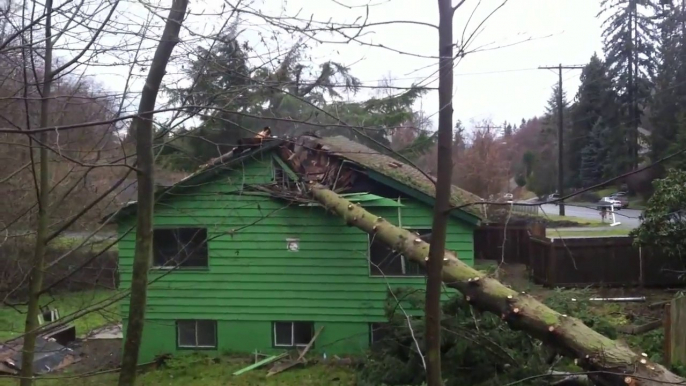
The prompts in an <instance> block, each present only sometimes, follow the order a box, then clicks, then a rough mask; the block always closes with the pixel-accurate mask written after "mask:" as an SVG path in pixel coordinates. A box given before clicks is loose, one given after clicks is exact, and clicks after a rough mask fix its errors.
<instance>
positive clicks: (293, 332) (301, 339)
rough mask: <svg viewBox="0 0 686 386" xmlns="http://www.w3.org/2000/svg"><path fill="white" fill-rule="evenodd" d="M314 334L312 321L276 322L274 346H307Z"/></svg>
mask: <svg viewBox="0 0 686 386" xmlns="http://www.w3.org/2000/svg"><path fill="white" fill-rule="evenodd" d="M313 336H314V323H312V322H274V346H284V347H292V346H307V345H308V344H309V343H310V341H311V340H312V337H313Z"/></svg>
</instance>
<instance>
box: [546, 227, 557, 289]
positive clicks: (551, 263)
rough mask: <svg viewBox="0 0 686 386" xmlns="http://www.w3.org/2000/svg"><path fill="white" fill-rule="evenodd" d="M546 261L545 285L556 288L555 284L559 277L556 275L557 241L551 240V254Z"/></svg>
mask: <svg viewBox="0 0 686 386" xmlns="http://www.w3.org/2000/svg"><path fill="white" fill-rule="evenodd" d="M546 260H547V261H546V264H545V268H546V270H545V279H546V280H545V281H546V283H545V284H546V285H548V286H550V287H555V282H556V279H557V275H555V266H556V265H557V264H556V261H557V255H556V253H555V239H550V252H549V253H548V256H547V258H546Z"/></svg>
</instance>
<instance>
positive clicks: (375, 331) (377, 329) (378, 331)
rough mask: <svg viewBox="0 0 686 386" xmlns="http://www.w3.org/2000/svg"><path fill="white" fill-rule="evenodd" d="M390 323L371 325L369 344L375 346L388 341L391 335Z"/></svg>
mask: <svg viewBox="0 0 686 386" xmlns="http://www.w3.org/2000/svg"><path fill="white" fill-rule="evenodd" d="M389 332H390V331H389V325H388V323H369V343H370V344H372V345H373V344H374V343H377V342H381V341H382V340H384V339H386V338H387V337H388V335H389Z"/></svg>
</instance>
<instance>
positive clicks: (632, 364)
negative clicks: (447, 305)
mask: <svg viewBox="0 0 686 386" xmlns="http://www.w3.org/2000/svg"><path fill="white" fill-rule="evenodd" d="M310 190H311V193H312V196H313V197H314V199H315V200H316V201H318V202H319V203H321V204H322V205H323V206H324V207H325V208H326V209H327V210H329V211H332V212H333V213H335V214H337V215H339V216H340V217H342V218H343V219H344V220H345V221H346V223H347V224H348V225H350V226H354V227H357V228H359V229H361V230H363V231H365V232H367V233H370V234H373V235H374V237H375V238H376V240H381V241H382V242H384V243H386V244H387V245H389V246H390V247H391V248H393V249H395V250H397V251H400V252H402V254H403V255H404V256H406V257H408V258H410V259H412V260H413V261H415V262H417V263H419V264H421V265H426V259H427V256H428V255H429V244H428V243H426V242H424V241H422V240H421V239H420V238H419V237H418V236H417V235H415V234H413V233H411V232H409V231H407V230H405V229H402V228H399V227H397V226H395V225H393V224H391V223H390V222H388V221H386V220H384V219H383V218H381V217H378V216H375V215H373V214H372V213H369V212H367V211H366V210H365V209H363V208H362V207H361V206H359V205H355V204H353V203H351V202H350V201H348V200H346V199H345V198H343V197H341V196H339V195H338V194H336V193H334V192H332V191H331V190H329V189H327V188H325V187H324V186H322V185H320V184H315V183H313V184H311V185H310ZM443 281H444V282H445V284H446V285H447V286H449V287H452V288H454V289H456V290H458V291H460V292H461V293H462V294H463V295H464V296H465V299H466V300H467V301H468V302H469V303H470V304H471V305H473V306H474V307H476V308H477V309H480V310H482V311H487V312H492V313H495V314H496V315H499V316H501V318H502V319H503V321H505V322H506V323H507V324H508V325H509V326H510V327H511V328H512V329H516V330H521V331H524V332H525V333H527V334H528V335H530V336H532V337H534V338H537V339H540V340H541V341H543V342H545V343H547V344H550V345H552V346H554V347H556V348H557V349H558V350H559V351H560V353H561V354H562V355H565V356H567V357H569V358H573V359H576V362H577V363H578V364H579V366H581V367H583V368H584V369H585V370H587V371H588V372H589V377H591V378H592V379H593V380H595V381H596V382H598V383H600V384H604V385H624V386H626V385H634V386H664V385H665V384H677V383H682V382H686V381H685V380H684V379H682V378H680V377H678V376H677V375H675V374H673V373H672V372H670V371H668V370H667V369H666V368H664V367H663V366H661V365H660V364H658V363H654V362H651V361H650V360H648V359H647V358H646V357H644V356H642V355H640V354H637V353H635V352H633V351H632V350H631V349H630V348H629V347H628V346H626V345H625V344H623V343H621V342H618V341H614V340H612V339H609V338H607V337H605V336H603V335H601V334H599V333H597V332H595V331H594V330H592V329H591V328H590V327H588V326H586V325H585V324H583V323H582V322H581V320H579V319H577V318H574V317H572V316H567V315H563V314H560V313H558V312H557V311H555V310H552V309H550V308H549V307H547V306H546V305H544V304H543V303H541V302H539V301H538V300H536V299H535V298H534V297H532V296H530V295H528V294H525V293H523V292H522V293H520V292H517V291H514V290H512V289H510V288H508V287H506V286H505V285H503V284H502V283H500V282H499V281H497V280H495V279H493V278H491V277H489V276H487V275H485V274H483V273H481V272H479V271H477V270H475V269H474V268H472V267H470V266H468V265H467V264H465V263H463V262H462V261H460V260H458V259H457V256H455V255H454V254H452V253H451V252H446V254H445V257H444V259H443Z"/></svg>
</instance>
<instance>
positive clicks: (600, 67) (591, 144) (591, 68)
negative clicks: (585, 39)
mask: <svg viewBox="0 0 686 386" xmlns="http://www.w3.org/2000/svg"><path fill="white" fill-rule="evenodd" d="M617 109H618V106H617V95H616V92H615V90H614V88H613V84H612V79H611V78H610V76H609V75H608V71H607V67H606V65H605V63H604V62H603V61H602V60H601V59H600V58H599V57H598V56H597V55H595V54H594V55H593V56H592V57H591V60H590V61H589V63H588V64H587V65H586V66H585V67H584V69H583V70H582V72H581V84H580V85H579V90H578V91H577V94H576V103H575V104H574V106H573V107H572V108H571V111H570V121H571V123H570V124H571V127H570V135H569V136H568V140H567V141H565V142H566V143H565V145H566V147H567V152H566V154H567V159H568V161H567V163H568V172H567V175H568V176H569V182H570V185H572V186H589V184H592V183H593V182H591V181H598V180H599V179H601V178H602V177H603V168H604V165H606V164H607V163H613V162H614V161H615V159H613V158H608V157H606V154H607V153H608V151H607V149H608V148H610V147H611V146H616V145H617V144H616V143H610V142H609V141H608V140H607V139H606V138H605V137H603V135H605V136H607V135H609V133H610V130H611V128H613V127H616V126H618V125H619V121H618V119H619V116H618V115H617ZM601 122H602V123H601ZM599 125H601V126H602V127H603V128H602V129H601V128H599V127H597V126H599ZM594 130H596V131H595V132H594ZM598 130H604V132H603V133H602V135H601V133H599V132H598ZM584 151H586V153H587V154H586V159H585V160H584ZM588 153H590V154H588ZM598 153H603V154H602V155H601V154H598ZM589 157H590V158H596V159H598V160H597V161H592V160H590V159H589ZM593 162H597V164H595V165H593V164H592V163H593ZM591 169H594V170H591Z"/></svg>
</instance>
